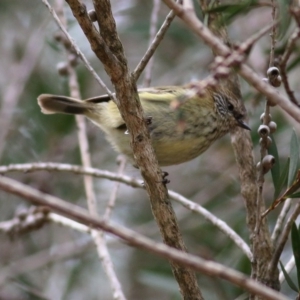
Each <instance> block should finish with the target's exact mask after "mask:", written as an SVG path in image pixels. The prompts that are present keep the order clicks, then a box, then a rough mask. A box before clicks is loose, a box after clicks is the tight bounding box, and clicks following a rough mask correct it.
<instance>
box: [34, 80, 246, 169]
mask: <svg viewBox="0 0 300 300" xmlns="http://www.w3.org/2000/svg"><path fill="white" fill-rule="evenodd" d="M138 94H139V97H140V101H141V104H142V107H143V110H144V114H145V116H146V118H147V117H148V120H149V122H148V123H149V124H148V125H147V126H148V130H149V133H150V137H151V141H152V145H153V148H154V150H155V153H156V156H157V159H158V163H159V165H160V166H170V165H176V164H181V163H183V162H186V161H189V160H191V159H193V158H195V157H197V156H199V155H200V154H201V153H203V152H204V151H205V150H207V148H208V147H209V146H210V145H211V144H212V143H213V142H214V141H215V140H217V139H218V138H220V137H222V136H223V135H225V134H226V133H228V132H229V131H230V130H231V129H232V128H234V127H236V126H240V127H242V128H245V129H248V130H250V128H249V127H248V125H247V124H246V123H245V122H244V117H245V108H244V105H243V102H242V101H241V99H238V98H237V96H236V95H235V94H234V93H232V92H230V90H228V89H226V88H224V87H223V86H222V85H221V84H220V85H218V86H216V87H207V88H206V89H204V91H203V92H201V93H199V92H197V91H196V90H195V85H192V84H189V85H185V86H181V87H180V86H164V87H155V88H145V89H140V90H138ZM174 103H175V104H177V105H176V106H177V108H174ZM38 104H39V106H40V107H41V110H42V112H43V113H44V114H55V113H63V114H74V115H77V114H79V115H85V116H86V117H87V118H89V119H90V120H91V121H92V122H93V123H95V124H96V125H97V126H99V127H100V128H101V129H102V130H103V131H104V132H105V133H106V136H107V139H108V141H109V142H110V143H111V144H112V146H113V147H114V148H115V149H116V150H117V151H118V152H120V153H123V154H125V155H126V156H127V157H129V159H130V160H131V162H132V163H133V164H134V157H133V153H132V149H131V147H130V138H129V135H128V131H127V128H126V124H125V122H124V120H123V119H122V117H121V115H120V113H119V110H118V108H117V105H116V104H115V103H114V102H113V101H112V100H111V98H110V97H109V96H108V95H103V96H98V97H94V98H89V99H86V100H83V101H82V100H78V99H74V98H70V97H66V96H58V95H49V94H42V95H40V96H39V97H38Z"/></svg>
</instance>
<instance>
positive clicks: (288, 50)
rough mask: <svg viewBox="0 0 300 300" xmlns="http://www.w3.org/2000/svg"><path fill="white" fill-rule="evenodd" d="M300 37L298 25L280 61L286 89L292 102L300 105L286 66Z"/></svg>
mask: <svg viewBox="0 0 300 300" xmlns="http://www.w3.org/2000/svg"><path fill="white" fill-rule="evenodd" d="M299 37H300V28H299V27H297V28H296V29H295V30H294V32H293V33H292V35H291V36H290V38H289V40H288V43H287V45H286V47H285V50H284V53H283V55H282V57H281V59H280V62H279V68H280V74H281V78H282V83H283V85H284V88H285V91H286V93H287V95H288V97H289V99H290V101H291V102H292V103H294V104H296V105H297V106H299V105H300V104H299V102H298V100H297V99H296V97H295V95H294V92H293V91H292V89H291V87H290V84H289V81H288V76H287V71H286V68H287V62H288V59H289V58H290V56H291V54H292V51H293V49H294V47H295V44H296V42H297V40H298V39H299Z"/></svg>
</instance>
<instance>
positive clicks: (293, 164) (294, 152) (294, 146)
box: [288, 130, 299, 186]
mask: <svg viewBox="0 0 300 300" xmlns="http://www.w3.org/2000/svg"><path fill="white" fill-rule="evenodd" d="M290 147H291V148H290V159H291V160H290V170H289V176H288V186H291V185H292V184H293V181H294V178H295V175H296V172H297V170H298V164H299V141H298V137H297V135H296V132H295V130H293V133H292V138H291V144H290Z"/></svg>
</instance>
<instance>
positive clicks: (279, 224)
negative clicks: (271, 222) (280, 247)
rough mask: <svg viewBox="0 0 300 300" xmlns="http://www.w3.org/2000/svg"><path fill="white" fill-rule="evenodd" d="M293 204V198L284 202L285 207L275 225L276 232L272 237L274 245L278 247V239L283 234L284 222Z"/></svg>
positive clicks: (274, 231)
mask: <svg viewBox="0 0 300 300" xmlns="http://www.w3.org/2000/svg"><path fill="white" fill-rule="evenodd" d="M291 203H292V199H291V198H288V199H286V201H285V202H284V205H283V207H282V210H281V212H280V214H279V216H278V218H277V220H276V224H275V227H274V230H273V233H272V237H271V238H272V241H273V244H274V245H277V242H278V238H279V236H280V234H281V232H282V227H283V225H284V220H285V218H286V216H287V214H288V212H289V211H290V209H291Z"/></svg>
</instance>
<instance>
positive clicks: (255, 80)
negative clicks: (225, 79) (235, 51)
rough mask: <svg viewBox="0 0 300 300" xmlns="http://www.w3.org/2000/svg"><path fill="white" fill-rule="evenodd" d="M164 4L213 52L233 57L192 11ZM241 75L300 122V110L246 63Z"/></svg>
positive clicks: (170, 2)
mask: <svg viewBox="0 0 300 300" xmlns="http://www.w3.org/2000/svg"><path fill="white" fill-rule="evenodd" d="M164 2H165V3H166V4H167V5H168V6H169V8H171V9H173V10H174V12H175V13H176V14H177V16H178V17H180V18H181V19H182V20H183V21H184V22H185V24H186V25H187V26H188V27H189V28H191V29H192V30H193V31H194V32H195V33H196V34H197V36H198V37H200V38H201V39H203V41H204V42H205V43H207V44H208V45H209V46H210V47H211V48H212V50H213V51H215V52H216V53H218V55H221V56H223V57H227V56H229V55H231V52H232V51H231V50H230V49H229V48H228V47H227V46H226V45H224V44H223V43H222V41H221V40H220V39H219V38H217V37H216V36H214V35H213V34H212V32H211V31H210V30H209V29H208V28H207V27H205V26H204V25H203V23H202V22H201V21H200V20H199V19H198V18H197V16H196V15H195V14H194V13H192V12H191V11H188V12H187V11H186V10H185V9H184V8H183V7H182V6H181V5H178V4H176V3H175V2H173V1H172V0H164ZM237 71H238V72H239V74H240V75H241V76H242V77H243V78H244V79H245V80H246V81H248V82H249V84H251V85H252V86H253V87H254V88H255V89H257V90H258V91H259V92H261V93H262V94H264V95H265V96H266V97H267V98H268V100H269V101H270V102H271V103H272V104H274V105H276V104H278V105H279V106H280V107H281V108H282V109H283V110H285V111H286V112H287V113H288V114H289V115H290V116H291V117H293V118H294V119H295V120H297V121H298V122H300V110H299V109H297V107H295V105H294V104H292V103H291V102H290V101H289V100H288V99H287V98H286V97H283V96H282V95H280V94H279V93H278V92H277V90H276V89H274V88H273V87H272V86H270V85H269V84H266V83H264V82H263V81H262V80H261V78H260V77H259V76H258V75H257V74H256V73H255V72H254V71H253V70H251V69H250V68H249V67H248V66H247V65H246V64H245V63H241V64H240V66H239V68H237Z"/></svg>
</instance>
